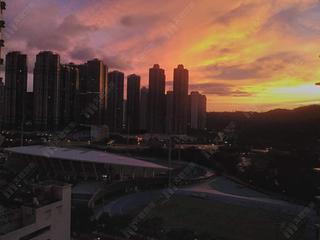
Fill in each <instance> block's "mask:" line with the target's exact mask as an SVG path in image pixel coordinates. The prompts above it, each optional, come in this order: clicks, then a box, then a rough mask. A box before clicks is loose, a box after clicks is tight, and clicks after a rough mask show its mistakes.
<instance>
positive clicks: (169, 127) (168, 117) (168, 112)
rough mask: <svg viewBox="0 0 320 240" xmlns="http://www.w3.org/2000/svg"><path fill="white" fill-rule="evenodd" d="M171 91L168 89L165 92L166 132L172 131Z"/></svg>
mask: <svg viewBox="0 0 320 240" xmlns="http://www.w3.org/2000/svg"><path fill="white" fill-rule="evenodd" d="M173 123H174V116H173V91H168V92H167V94H166V133H167V134H172V133H173Z"/></svg>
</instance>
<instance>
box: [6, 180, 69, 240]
mask: <svg viewBox="0 0 320 240" xmlns="http://www.w3.org/2000/svg"><path fill="white" fill-rule="evenodd" d="M32 189H33V190H32V193H29V194H27V195H25V194H24V197H23V198H22V199H21V202H22V203H21V204H18V205H17V204H14V205H13V206H12V204H10V206H0V240H17V239H19V240H47V239H50V240H70V227H71V226H70V223H71V186H70V185H67V184H61V183H57V182H54V183H53V182H44V183H42V184H38V185H35V186H32Z"/></svg>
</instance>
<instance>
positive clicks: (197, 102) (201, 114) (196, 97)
mask: <svg viewBox="0 0 320 240" xmlns="http://www.w3.org/2000/svg"><path fill="white" fill-rule="evenodd" d="M206 116H207V98H206V96H205V95H202V94H200V93H199V92H191V94H190V127H191V129H196V130H204V129H205V128H206V118H207V117H206Z"/></svg>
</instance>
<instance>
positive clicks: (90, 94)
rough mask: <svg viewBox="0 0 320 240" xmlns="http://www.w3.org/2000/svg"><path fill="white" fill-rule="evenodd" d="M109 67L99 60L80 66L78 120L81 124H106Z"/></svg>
mask: <svg viewBox="0 0 320 240" xmlns="http://www.w3.org/2000/svg"><path fill="white" fill-rule="evenodd" d="M106 93H107V67H106V65H105V64H104V63H103V62H102V61H101V60H99V59H93V60H91V61H88V62H87V63H85V64H82V65H80V66H79V91H78V93H77V102H78V107H77V109H76V116H77V117H76V118H77V119H78V120H79V121H80V123H86V124H93V125H100V124H102V123H104V122H105V113H106V101H107V98H106Z"/></svg>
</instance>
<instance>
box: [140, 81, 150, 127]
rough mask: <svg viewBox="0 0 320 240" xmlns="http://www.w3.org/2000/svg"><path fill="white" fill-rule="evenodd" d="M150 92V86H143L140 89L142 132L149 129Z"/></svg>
mask: <svg viewBox="0 0 320 240" xmlns="http://www.w3.org/2000/svg"><path fill="white" fill-rule="evenodd" d="M148 94H149V90H148V88H146V87H142V88H141V90H140V131H142V132H146V131H147V129H148V128H147V126H148V125H147V122H148Z"/></svg>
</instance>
